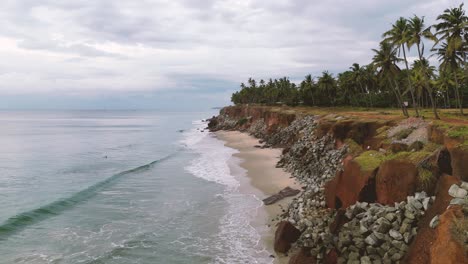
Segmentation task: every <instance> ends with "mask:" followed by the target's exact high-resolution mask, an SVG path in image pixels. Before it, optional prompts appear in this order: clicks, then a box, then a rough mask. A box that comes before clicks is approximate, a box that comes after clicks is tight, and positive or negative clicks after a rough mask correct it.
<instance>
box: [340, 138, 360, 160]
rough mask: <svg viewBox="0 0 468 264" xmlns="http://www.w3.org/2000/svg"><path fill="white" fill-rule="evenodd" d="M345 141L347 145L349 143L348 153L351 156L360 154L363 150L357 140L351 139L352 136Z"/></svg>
mask: <svg viewBox="0 0 468 264" xmlns="http://www.w3.org/2000/svg"><path fill="white" fill-rule="evenodd" d="M344 143H345V144H346V145H348V148H349V150H348V154H349V155H351V156H356V155H359V154H361V153H362V152H363V150H362V147H361V146H360V145H359V144H358V143H356V141H354V140H352V139H350V138H347V139H346V140H345V141H344Z"/></svg>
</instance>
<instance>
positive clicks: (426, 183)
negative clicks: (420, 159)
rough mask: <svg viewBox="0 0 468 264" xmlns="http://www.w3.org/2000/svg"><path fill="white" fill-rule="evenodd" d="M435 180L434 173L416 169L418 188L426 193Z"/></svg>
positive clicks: (419, 168)
mask: <svg viewBox="0 0 468 264" xmlns="http://www.w3.org/2000/svg"><path fill="white" fill-rule="evenodd" d="M434 180H435V177H434V173H432V171H430V170H428V169H424V168H421V167H418V181H419V188H420V189H421V190H424V191H427V189H428V188H429V187H430V186H431V184H433V182H434Z"/></svg>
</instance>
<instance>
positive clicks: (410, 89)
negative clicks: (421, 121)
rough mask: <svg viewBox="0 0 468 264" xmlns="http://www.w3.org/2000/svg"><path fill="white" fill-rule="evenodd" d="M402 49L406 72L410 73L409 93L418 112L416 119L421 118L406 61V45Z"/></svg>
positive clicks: (402, 45)
mask: <svg viewBox="0 0 468 264" xmlns="http://www.w3.org/2000/svg"><path fill="white" fill-rule="evenodd" d="M401 47H402V49H403V57H404V59H405V65H406V70H407V71H408V78H407V79H408V85H409V91H410V94H411V99H412V100H413V107H414V111H415V112H416V117H419V111H418V106H417V105H416V100H415V98H414V91H413V86H412V85H411V80H410V77H409V67H408V60H407V59H406V51H405V45H404V44H401Z"/></svg>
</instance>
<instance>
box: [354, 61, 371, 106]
mask: <svg viewBox="0 0 468 264" xmlns="http://www.w3.org/2000/svg"><path fill="white" fill-rule="evenodd" d="M349 69H350V70H351V73H352V79H353V81H354V82H355V83H356V84H357V85H359V88H360V89H361V92H362V93H363V95H364V96H365V97H367V91H366V90H365V89H364V86H363V84H362V83H363V80H364V69H363V68H361V67H360V66H359V64H358V63H353V66H351V67H349ZM365 102H366V106H367V107H369V102H368V100H365Z"/></svg>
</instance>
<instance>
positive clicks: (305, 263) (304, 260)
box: [289, 247, 316, 264]
mask: <svg viewBox="0 0 468 264" xmlns="http://www.w3.org/2000/svg"><path fill="white" fill-rule="evenodd" d="M315 263H316V259H315V257H313V256H312V255H311V254H310V248H307V247H303V248H301V249H300V250H299V252H298V253H297V254H295V255H293V256H292V257H291V258H290V259H289V264H315Z"/></svg>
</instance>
